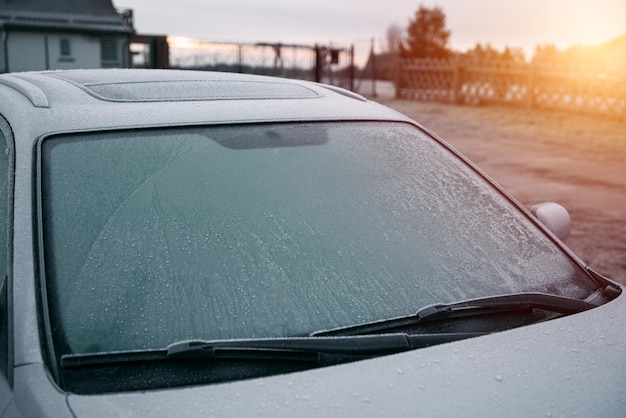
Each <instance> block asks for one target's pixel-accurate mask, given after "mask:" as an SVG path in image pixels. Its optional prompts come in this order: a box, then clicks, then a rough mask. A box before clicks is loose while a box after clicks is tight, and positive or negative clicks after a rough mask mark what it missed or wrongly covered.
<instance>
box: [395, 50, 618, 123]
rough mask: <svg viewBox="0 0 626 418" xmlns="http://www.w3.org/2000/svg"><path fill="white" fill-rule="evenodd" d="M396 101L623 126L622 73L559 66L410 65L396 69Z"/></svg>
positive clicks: (466, 62)
mask: <svg viewBox="0 0 626 418" xmlns="http://www.w3.org/2000/svg"><path fill="white" fill-rule="evenodd" d="M398 68H399V70H398V76H397V78H396V95H397V96H398V97H400V98H411V99H417V100H430V101H444V102H451V103H459V104H481V103H504V104H512V105H517V106H526V107H529V108H530V107H533V108H543V109H559V110H567V111H575V112H580V113H587V114H596V115H603V116H608V117H611V118H616V119H621V120H625V121H626V71H625V70H624V69H611V70H607V69H606V68H600V67H599V66H594V67H590V66H587V67H580V66H579V67H575V66H566V65H559V64H555V63H552V64H547V63H546V64H536V63H517V62H510V61H504V60H502V61H488V62H477V61H472V60H469V59H463V58H454V59H428V58H424V59H413V60H403V61H401V63H400V65H399V66H398Z"/></svg>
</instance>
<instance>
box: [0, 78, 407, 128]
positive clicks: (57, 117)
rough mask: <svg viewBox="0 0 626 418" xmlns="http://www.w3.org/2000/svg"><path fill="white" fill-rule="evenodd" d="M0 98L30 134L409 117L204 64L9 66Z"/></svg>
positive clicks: (0, 106) (345, 96) (320, 87)
mask: <svg viewBox="0 0 626 418" xmlns="http://www.w3.org/2000/svg"><path fill="white" fill-rule="evenodd" d="M0 97H2V98H3V100H0V114H4V115H5V116H6V115H9V116H12V119H14V120H17V121H21V123H22V124H24V125H29V124H30V125H31V126H30V129H31V131H33V130H34V132H31V133H32V134H38V135H42V134H45V133H50V132H65V131H83V130H89V129H107V128H120V127H139V126H156V125H173V124H181V123H182V124H198V123H238V122H258V121H295V120H340V119H345V120H357V119H358V120H403V121H409V119H408V118H406V117H405V116H403V115H400V114H399V113H397V112H395V111H393V110H391V109H389V108H386V107H384V106H381V105H378V104H375V103H373V102H370V101H368V100H367V99H365V98H364V97H362V96H360V95H358V94H356V93H353V92H351V91H348V90H345V89H341V88H339V87H334V86H329V85H324V84H319V83H313V82H307V81H300V80H291V79H284V78H277V77H267V76H258V75H244V74H233V73H219V72H206V71H183V70H140V69H100V70H68V71H47V72H26V73H9V74H3V75H0ZM7 99H9V100H7ZM33 121H38V123H33ZM9 123H12V121H11V118H9ZM18 124H19V122H18ZM32 125H34V126H32Z"/></svg>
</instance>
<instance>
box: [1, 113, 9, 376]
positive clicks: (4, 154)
mask: <svg viewBox="0 0 626 418" xmlns="http://www.w3.org/2000/svg"><path fill="white" fill-rule="evenodd" d="M5 131H8V126H6V123H5V122H4V120H3V119H2V118H1V117H0V373H1V374H2V375H4V376H5V377H8V376H9V347H10V345H9V344H10V341H9V330H10V324H9V282H8V279H7V259H8V251H7V246H8V235H7V212H8V206H9V205H8V200H9V199H8V197H9V194H8V189H9V187H8V186H9V176H8V172H9V165H10V164H9V156H10V153H9V148H8V146H7V137H6V136H5Z"/></svg>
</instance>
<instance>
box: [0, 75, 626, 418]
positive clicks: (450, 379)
mask: <svg viewBox="0 0 626 418" xmlns="http://www.w3.org/2000/svg"><path fill="white" fill-rule="evenodd" d="M0 140H1V141H2V143H3V144H2V146H3V147H4V149H5V150H6V152H3V153H1V156H0V173H3V176H4V180H2V181H0V195H1V197H0V201H1V202H2V207H1V208H0V209H1V211H0V212H1V216H2V219H1V221H0V228H1V230H0V236H2V237H3V239H2V242H1V243H0V247H1V248H2V254H1V255H0V263H1V264H0V269H3V270H4V272H5V273H4V274H2V275H1V277H3V278H2V279H1V280H2V281H1V283H0V284H1V286H0V288H1V291H0V321H1V325H0V345H1V347H0V417H2V418H5V417H20V416H21V417H37V416H51V417H90V416H98V417H100V416H111V417H120V416H146V417H159V416H163V417H172V416H184V417H191V416H203V417H204V416H220V417H225V416H234V417H242V416H255V417H262V416H272V417H275V416H288V417H295V416H315V417H320V416H322V417H324V416H375V417H380V416H393V417H397V416H411V417H414V416H429V417H431V416H445V417H453V416H476V417H477V416H480V417H488V416H497V417H501V416H604V417H607V416H624V414H625V413H626V390H625V389H624V388H626V366H625V365H624V360H625V359H626V333H625V332H624V331H623V328H624V324H626V299H625V296H623V295H622V293H623V290H624V288H623V287H622V286H621V285H619V284H616V283H614V282H612V281H610V280H608V279H606V278H604V277H602V276H601V275H599V274H598V273H596V272H594V271H593V270H591V269H590V268H588V267H587V266H586V265H585V264H584V263H583V262H582V261H581V260H580V259H579V258H577V257H576V256H575V255H574V254H572V252H571V251H570V250H568V248H567V247H566V246H565V245H564V244H563V242H562V239H564V238H565V237H566V236H567V234H568V232H569V216H568V215H567V212H566V211H565V210H564V209H563V208H562V207H560V206H558V205H556V204H553V203H547V204H545V205H539V206H537V207H536V208H534V209H533V211H532V213H531V211H528V210H526V209H524V208H523V207H521V206H520V205H519V204H518V203H517V202H516V201H515V200H514V199H513V198H512V197H511V196H509V195H508V194H507V193H506V192H505V191H503V190H502V189H501V188H499V187H498V186H497V185H495V184H494V183H493V182H492V181H490V180H489V179H488V178H486V177H485V175H484V174H482V173H481V172H480V170H479V169H478V168H476V167H475V166H474V165H472V164H471V163H470V162H469V161H467V159H465V158H464V157H463V156H462V155H460V154H459V153H457V152H456V151H454V150H453V149H451V148H450V147H449V146H448V145H447V144H446V143H445V142H444V141H442V140H441V139H439V138H438V137H436V136H435V135H434V134H432V133H430V132H429V131H427V130H425V129H424V128H423V127H421V126H420V125H419V124H417V123H416V122H414V121H412V120H410V119H409V118H407V117H405V116H403V115H401V114H398V113H396V112H394V111H392V110H390V109H388V108H386V107H383V106H380V105H378V104H376V103H372V102H369V101H367V100H366V99H364V98H363V97H361V96H358V95H356V94H354V93H351V92H348V91H345V90H342V89H339V88H336V87H331V86H325V85H320V84H314V83H308V82H301V81H294V80H284V79H277V78H267V77H257V76H243V75H233V74H221V73H209V72H184V71H156V70H155V71H151V70H86V71H78V70H77V71H66V72H41V73H15V74H4V75H0Z"/></svg>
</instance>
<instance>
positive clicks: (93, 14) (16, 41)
mask: <svg viewBox="0 0 626 418" xmlns="http://www.w3.org/2000/svg"><path fill="white" fill-rule="evenodd" d="M133 34H134V29H133V25H132V11H128V12H127V13H126V14H125V17H124V18H123V17H122V16H120V14H118V12H117V11H116V10H115V8H114V7H113V4H112V2H111V0H0V73H4V72H13V71H31V70H57V69H69V68H113V67H129V66H130V64H131V60H130V52H129V45H130V42H131V36H132V35H133Z"/></svg>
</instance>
